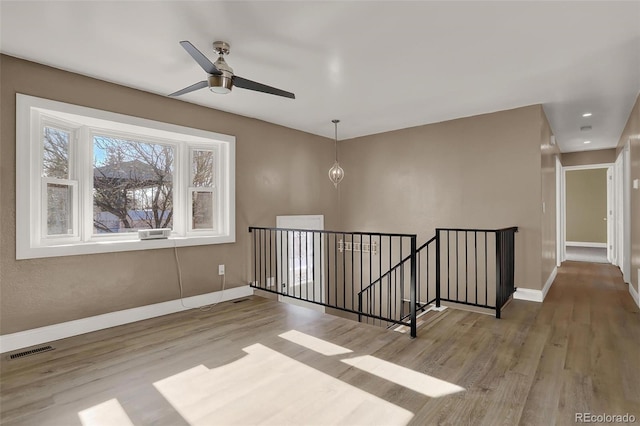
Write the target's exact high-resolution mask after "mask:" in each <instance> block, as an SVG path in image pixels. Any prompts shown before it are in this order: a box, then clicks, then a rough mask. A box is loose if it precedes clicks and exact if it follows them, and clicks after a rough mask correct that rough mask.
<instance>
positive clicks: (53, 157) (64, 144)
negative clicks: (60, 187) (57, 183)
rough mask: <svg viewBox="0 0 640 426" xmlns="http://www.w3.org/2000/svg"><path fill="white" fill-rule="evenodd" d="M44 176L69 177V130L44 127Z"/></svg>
mask: <svg viewBox="0 0 640 426" xmlns="http://www.w3.org/2000/svg"><path fill="white" fill-rule="evenodd" d="M42 151H43V153H42V176H44V177H55V178H60V179H69V132H65V131H64V130H59V129H55V128H53V127H45V128H44V138H43V150H42Z"/></svg>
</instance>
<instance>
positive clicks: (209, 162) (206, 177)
mask: <svg viewBox="0 0 640 426" xmlns="http://www.w3.org/2000/svg"><path fill="white" fill-rule="evenodd" d="M191 161H192V165H191V172H192V176H193V181H192V185H191V186H209V187H211V186H213V184H214V178H213V176H214V173H213V172H214V170H213V151H199V150H193V151H192V160H191Z"/></svg>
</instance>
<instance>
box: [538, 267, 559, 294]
mask: <svg viewBox="0 0 640 426" xmlns="http://www.w3.org/2000/svg"><path fill="white" fill-rule="evenodd" d="M557 275H558V267H557V266H554V268H553V271H551V274H549V278H547V282H546V283H544V287H542V300H544V298H545V297H547V293H549V289H550V288H551V286H552V285H553V282H554V281H555V280H556V276H557Z"/></svg>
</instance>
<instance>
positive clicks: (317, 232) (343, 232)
mask: <svg viewBox="0 0 640 426" xmlns="http://www.w3.org/2000/svg"><path fill="white" fill-rule="evenodd" d="M254 229H255V230H266V231H295V232H313V233H316V234H343V235H370V236H374V237H408V238H411V237H415V236H417V235H416V234H398V233H387V232H364V231H331V230H326V229H323V230H319V229H298V228H272V227H263V226H250V227H249V232H253V230H254Z"/></svg>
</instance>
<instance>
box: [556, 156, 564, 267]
mask: <svg viewBox="0 0 640 426" xmlns="http://www.w3.org/2000/svg"><path fill="white" fill-rule="evenodd" d="M563 176H564V173H562V162H560V156H559V155H557V156H556V266H560V265H561V264H562V262H564V260H565V249H564V227H563V220H562V218H563V217H564V212H563V210H562V207H563V206H562V199H563V197H564V194H563V188H564V181H563V180H562V177H563Z"/></svg>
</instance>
